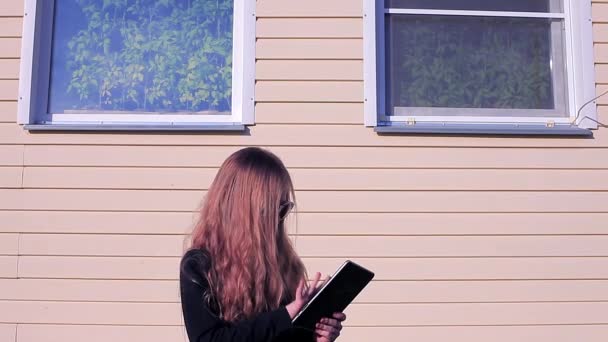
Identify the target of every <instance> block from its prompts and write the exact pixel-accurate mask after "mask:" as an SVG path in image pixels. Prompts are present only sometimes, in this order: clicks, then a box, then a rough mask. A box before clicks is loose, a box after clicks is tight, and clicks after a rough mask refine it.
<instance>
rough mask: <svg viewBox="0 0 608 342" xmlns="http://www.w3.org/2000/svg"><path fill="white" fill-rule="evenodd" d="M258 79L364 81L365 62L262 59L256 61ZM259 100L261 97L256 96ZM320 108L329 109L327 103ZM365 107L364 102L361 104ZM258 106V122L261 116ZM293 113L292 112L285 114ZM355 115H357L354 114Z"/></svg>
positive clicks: (360, 117)
mask: <svg viewBox="0 0 608 342" xmlns="http://www.w3.org/2000/svg"><path fill="white" fill-rule="evenodd" d="M256 79H257V80H262V81H264V80H281V81H289V80H312V81H322V80H327V81H363V62H362V61H356V60H344V61H339V60H308V61H300V60H260V61H257V63H256ZM256 99H257V100H259V97H258V96H256ZM317 106H318V107H320V108H318V110H321V111H326V112H327V111H328V108H323V106H325V105H321V106H319V105H317ZM359 106H360V107H363V105H362V104H360V105H359ZM259 109H260V104H259V103H258V105H257V107H256V122H258V120H257V118H258V116H259V112H258V110H259ZM309 114H312V113H309ZM327 114H329V115H331V113H327ZM290 115H293V114H292V113H290V112H286V113H283V116H290ZM353 116H356V114H354V115H353ZM357 119H358V121H359V123H363V115H361V116H358V117H357Z"/></svg>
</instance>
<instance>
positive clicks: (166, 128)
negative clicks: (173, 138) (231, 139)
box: [23, 123, 246, 132]
mask: <svg viewBox="0 0 608 342" xmlns="http://www.w3.org/2000/svg"><path fill="white" fill-rule="evenodd" d="M23 129H25V130H28V131H121V132H125V131H126V132H129V131H137V132H141V131H149V132H207V131H211V132H217V131H222V132H243V131H245V129H246V127H245V125H242V124H211V123H206V124H200V125H164V124H158V125H142V124H135V125H134V124H47V125H42V124H30V125H24V126H23Z"/></svg>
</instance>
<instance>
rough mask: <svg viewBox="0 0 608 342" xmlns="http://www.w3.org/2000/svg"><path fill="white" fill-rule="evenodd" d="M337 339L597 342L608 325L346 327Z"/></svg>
mask: <svg viewBox="0 0 608 342" xmlns="http://www.w3.org/2000/svg"><path fill="white" fill-rule="evenodd" d="M340 336H341V338H340V339H343V340H344V341H352V342H369V341H416V342H437V341H452V340H458V341H470V342H480V341H492V342H512V341H521V342H524V341H525V342H532V341H536V342H540V341H551V342H574V341H585V342H599V341H604V340H605V339H606V336H608V325H551V326H533V325H529V326H451V327H445V326H432V327H428V326H422V327H348V328H345V329H344V330H342V333H341V334H340Z"/></svg>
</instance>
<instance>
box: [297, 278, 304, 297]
mask: <svg viewBox="0 0 608 342" xmlns="http://www.w3.org/2000/svg"><path fill="white" fill-rule="evenodd" d="M305 290H306V281H305V280H304V279H300V282H299V283H298V288H297V289H296V301H302V300H303V297H304V295H305Z"/></svg>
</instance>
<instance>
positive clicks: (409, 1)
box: [385, 0, 563, 12]
mask: <svg viewBox="0 0 608 342" xmlns="http://www.w3.org/2000/svg"><path fill="white" fill-rule="evenodd" d="M561 3H562V0H387V1H385V6H386V8H414V9H434V10H469V11H512V12H562V11H563V9H562V5H561Z"/></svg>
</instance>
